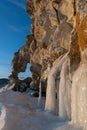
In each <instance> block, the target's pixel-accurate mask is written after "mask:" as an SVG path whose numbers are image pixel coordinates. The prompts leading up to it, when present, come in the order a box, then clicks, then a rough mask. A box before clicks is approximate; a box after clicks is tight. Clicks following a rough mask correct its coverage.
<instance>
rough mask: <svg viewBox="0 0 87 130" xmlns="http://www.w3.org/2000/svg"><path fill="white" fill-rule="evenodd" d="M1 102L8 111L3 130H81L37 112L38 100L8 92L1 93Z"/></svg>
mask: <svg viewBox="0 0 87 130" xmlns="http://www.w3.org/2000/svg"><path fill="white" fill-rule="evenodd" d="M0 102H1V103H2V104H3V105H4V106H5V109H6V118H5V125H4V127H3V129H2V130H81V129H80V128H77V127H76V126H74V125H72V123H69V122H65V121H62V120H60V119H59V118H58V117H56V116H52V115H50V114H48V113H47V112H44V111H40V110H37V98H31V97H29V96H26V95H23V94H21V93H18V92H13V91H11V90H8V91H4V92H2V93H0ZM3 120H4V119H3ZM0 123H1V122H0ZM0 125H1V124H0Z"/></svg>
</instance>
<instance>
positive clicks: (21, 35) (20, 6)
mask: <svg viewBox="0 0 87 130" xmlns="http://www.w3.org/2000/svg"><path fill="white" fill-rule="evenodd" d="M30 27H31V19H30V18H29V16H28V14H27V13H26V0H0V78H7V77H8V76H9V74H10V72H11V61H12V58H13V55H14V52H16V51H17V50H18V49H19V48H20V47H21V46H22V45H24V44H25V43H26V35H28V34H30ZM26 71H27V72H26V73H21V74H20V77H26V76H27V75H30V72H29V65H28V67H27V70H26Z"/></svg>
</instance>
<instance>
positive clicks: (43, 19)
mask: <svg viewBox="0 0 87 130" xmlns="http://www.w3.org/2000/svg"><path fill="white" fill-rule="evenodd" d="M27 12H28V14H29V16H30V17H31V18H32V28H31V35H28V36H27V38H26V45H24V46H23V47H22V48H20V49H19V51H18V52H16V53H15V54H14V58H13V61H12V67H13V68H12V74H11V76H10V79H13V80H17V79H18V73H19V72H24V71H25V70H26V65H27V64H28V63H30V64H31V68H30V71H31V72H32V80H33V82H37V83H39V82H40V81H41V83H42V89H43V87H44V88H46V87H47V92H46V93H47V94H46V105H45V110H48V111H51V112H52V113H57V114H58V113H59V116H60V117H62V118H68V119H69V120H71V119H72V120H74V122H75V123H79V124H80V123H82V126H84V127H85V124H84V123H83V122H84V121H81V120H79V119H77V117H78V118H79V115H77V116H76V113H75V111H74V109H73V108H74V107H73V104H74V106H75V103H76V104H77V102H76V101H75V100H77V98H78V97H76V99H75V97H74V96H75V95H74V94H75V93H74V90H75V86H77V85H78V82H79V81H81V84H82V83H83V80H82V79H83V78H81V75H79V74H77V73H78V72H80V71H78V70H80V69H81V70H82V71H81V73H80V74H82V75H83V73H82V72H84V75H85V77H86V71H85V70H83V69H82V68H81V64H82V65H83V64H85V69H86V63H87V53H86V52H87V45H86V44H87V0H84V1H83V0H50V1H49V0H46V1H44V0H32V1H31V0H27ZM75 77H79V81H78V82H76V80H75ZM84 82H85V81H84ZM80 86H81V85H80ZM84 86H85V89H87V85H86V83H85V84H84ZM62 90H64V92H63V91H62ZM78 90H80V88H79V86H78V89H77V90H75V92H76V91H78ZM86 91H87V90H86ZM71 93H72V96H71ZM63 95H64V96H63ZM56 96H57V103H58V104H59V110H56ZM79 96H80V93H79ZM85 96H86V95H85ZM66 97H67V98H66ZM72 97H74V98H72ZM74 99H75V100H74ZM85 99H86V97H84V98H82V100H85ZM64 101H66V103H67V104H68V105H67V107H66V105H64V104H63V103H64ZM78 101H79V100H78ZM85 101H86V100H85ZM86 103H87V101H86ZM71 106H72V108H71ZM84 107H85V106H84V104H82V109H83V108H84ZM76 110H77V112H78V110H79V107H77V108H76ZM80 112H81V111H80ZM71 113H72V114H71ZM85 114H86V110H85V112H84V113H83V114H82V116H84V115H85ZM73 115H74V116H73ZM73 117H74V118H73ZM75 117H76V118H75ZM84 120H87V118H86V117H85V118H84ZM83 124H84V125H83Z"/></svg>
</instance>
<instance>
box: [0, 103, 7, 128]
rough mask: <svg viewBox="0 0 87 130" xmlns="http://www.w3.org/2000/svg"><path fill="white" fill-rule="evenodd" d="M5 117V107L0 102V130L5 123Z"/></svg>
mask: <svg viewBox="0 0 87 130" xmlns="http://www.w3.org/2000/svg"><path fill="white" fill-rule="evenodd" d="M5 117H6V109H5V107H4V106H3V105H2V103H0V130H1V129H2V128H3V127H4V125H5Z"/></svg>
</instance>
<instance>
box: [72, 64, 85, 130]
mask: <svg viewBox="0 0 87 130" xmlns="http://www.w3.org/2000/svg"><path fill="white" fill-rule="evenodd" d="M71 98H72V100H71V101H72V103H71V108H72V121H73V122H74V123H76V124H79V125H80V126H82V127H83V128H84V129H85V130H87V63H81V64H80V66H79V68H78V69H77V71H76V72H75V74H74V76H73V79H72V96H71Z"/></svg>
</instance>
